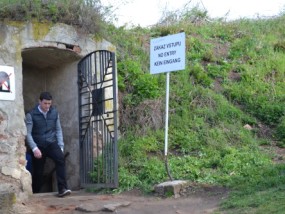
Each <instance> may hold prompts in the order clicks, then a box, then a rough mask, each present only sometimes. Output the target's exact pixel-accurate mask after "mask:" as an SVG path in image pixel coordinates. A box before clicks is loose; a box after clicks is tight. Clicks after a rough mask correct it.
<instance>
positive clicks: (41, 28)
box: [33, 22, 52, 41]
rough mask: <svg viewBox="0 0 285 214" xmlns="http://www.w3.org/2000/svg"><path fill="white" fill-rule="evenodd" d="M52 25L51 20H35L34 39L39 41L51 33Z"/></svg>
mask: <svg viewBox="0 0 285 214" xmlns="http://www.w3.org/2000/svg"><path fill="white" fill-rule="evenodd" d="M51 26H52V23H51V22H42V23H41V22H33V36H34V40H36V41H38V40H41V39H43V38H44V37H45V36H46V35H47V34H48V33H49V31H50V28H51Z"/></svg>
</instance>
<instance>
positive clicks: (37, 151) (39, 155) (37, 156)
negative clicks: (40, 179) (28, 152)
mask: <svg viewBox="0 0 285 214" xmlns="http://www.w3.org/2000/svg"><path fill="white" fill-rule="evenodd" d="M34 156H35V158H38V159H40V158H42V152H41V150H39V149H38V148H37V149H36V150H35V151H34Z"/></svg>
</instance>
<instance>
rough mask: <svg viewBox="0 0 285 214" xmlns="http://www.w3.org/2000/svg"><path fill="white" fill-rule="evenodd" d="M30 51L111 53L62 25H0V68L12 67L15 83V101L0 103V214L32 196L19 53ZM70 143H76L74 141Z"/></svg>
mask: <svg viewBox="0 0 285 214" xmlns="http://www.w3.org/2000/svg"><path fill="white" fill-rule="evenodd" d="M34 47H53V48H58V49H62V50H67V51H72V52H76V54H78V55H79V56H80V57H83V56H84V55H86V54H88V53H89V52H92V51H94V50H97V49H107V50H110V51H114V50H115V48H114V47H113V46H112V45H111V44H110V43H109V42H107V41H105V40H101V41H100V42H98V41H94V40H93V39H92V38H89V37H88V36H86V35H82V34H81V35H79V34H78V33H77V31H76V30H75V29H74V28H73V27H71V26H68V25H64V24H47V23H46V24H42V23H25V22H2V23H0V65H3V66H12V67H14V73H15V83H16V84H15V91H14V92H13V93H15V99H14V100H0V213H9V212H10V211H11V210H12V211H11V212H12V213H15V212H13V205H14V204H16V203H17V202H21V201H23V200H26V199H28V197H29V195H31V194H32V189H31V176H30V173H29V172H28V171H27V170H26V168H25V166H26V157H25V152H26V147H25V136H26V127H25V123H24V118H25V112H24V100H23V85H22V82H23V74H22V55H21V53H22V51H23V50H24V49H28V48H34ZM75 98H76V97H75ZM74 141H75V142H74V143H76V139H74ZM76 148H77V147H74V149H76ZM76 152H77V151H76ZM74 166H76V164H75V163H73V167H74ZM77 171H79V170H77Z"/></svg>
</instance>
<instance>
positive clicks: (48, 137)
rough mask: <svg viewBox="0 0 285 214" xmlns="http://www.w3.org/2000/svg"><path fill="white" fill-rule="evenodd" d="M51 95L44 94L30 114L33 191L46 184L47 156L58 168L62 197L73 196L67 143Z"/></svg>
mask: <svg viewBox="0 0 285 214" xmlns="http://www.w3.org/2000/svg"><path fill="white" fill-rule="evenodd" d="M51 104H52V96H51V94H50V93H49V92H42V93H41V94H40V99H39V105H37V106H36V107H35V108H33V109H32V110H31V111H30V112H29V113H27V115H26V120H25V122H26V126H27V143H28V146H29V147H30V149H31V150H32V151H33V154H34V155H33V156H34V157H33V173H32V180H33V183H32V186H33V192H34V193H39V192H40V189H41V186H42V185H43V171H44V164H45V161H46V157H49V158H51V159H52V160H53V161H54V163H55V167H56V178H57V187H58V196H59V197H63V196H66V195H69V194H70V193H71V191H70V190H69V189H68V188H67V183H66V175H65V160H64V154H63V149H64V143H63V135H62V129H61V125H60V120H59V114H58V112H57V110H56V109H55V108H53V107H52V105H51Z"/></svg>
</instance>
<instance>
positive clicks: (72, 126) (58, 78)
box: [22, 47, 81, 192]
mask: <svg viewBox="0 0 285 214" xmlns="http://www.w3.org/2000/svg"><path fill="white" fill-rule="evenodd" d="M80 59H81V56H79V55H78V54H77V53H76V52H74V51H72V48H71V49H69V48H68V47H67V48H66V49H59V48H55V47H33V48H26V49H23V50H22V60H23V61H22V73H23V99H24V111H25V113H27V112H28V111H29V110H31V109H32V108H33V107H34V106H35V105H37V103H38V99H39V94H40V93H41V92H42V91H49V92H50V93H51V94H52V96H53V106H54V107H56V108H57V110H58V112H59V115H60V121H61V126H62V130H63V139H64V143H65V149H64V150H65V151H64V152H65V157H66V159H65V160H66V177H67V183H68V186H69V187H70V188H71V189H77V188H80V175H79V167H78V165H79V152H78V151H79V146H78V141H79V131H78V91H77V63H78V62H79V60H80ZM71 154H72V155H71ZM44 181H45V182H44V185H43V186H42V189H41V192H56V191H57V185H56V178H55V169H54V164H53V162H52V161H51V160H49V159H47V161H46V164H45V170H44Z"/></svg>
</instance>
